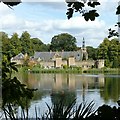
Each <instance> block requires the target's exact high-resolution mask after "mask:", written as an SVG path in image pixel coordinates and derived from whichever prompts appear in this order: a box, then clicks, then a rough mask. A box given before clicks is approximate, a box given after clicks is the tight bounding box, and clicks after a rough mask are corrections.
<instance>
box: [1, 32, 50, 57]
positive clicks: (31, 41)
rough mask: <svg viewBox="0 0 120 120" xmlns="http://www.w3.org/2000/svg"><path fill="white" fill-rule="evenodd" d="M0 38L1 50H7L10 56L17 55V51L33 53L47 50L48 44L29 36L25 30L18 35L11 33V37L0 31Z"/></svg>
mask: <svg viewBox="0 0 120 120" xmlns="http://www.w3.org/2000/svg"><path fill="white" fill-rule="evenodd" d="M0 36H1V37H0V40H1V41H2V51H3V52H6V51H9V52H10V53H11V55H12V56H15V55H18V54H19V53H21V52H22V53H23V54H25V53H28V54H29V55H33V53H34V51H48V50H49V44H48V45H46V44H44V43H43V42H42V41H41V40H40V39H38V38H30V34H29V33H28V32H27V31H25V32H23V33H22V35H21V36H20V37H18V34H17V33H13V35H12V37H11V38H9V37H8V35H7V34H6V33H5V32H0Z"/></svg>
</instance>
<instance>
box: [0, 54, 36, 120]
mask: <svg viewBox="0 0 120 120" xmlns="http://www.w3.org/2000/svg"><path fill="white" fill-rule="evenodd" d="M10 59H11V55H10V54H9V53H3V58H2V109H3V111H4V113H5V116H6V118H7V116H9V117H10V119H13V120H14V119H15V116H14V111H15V106H21V107H22V109H24V108H25V107H26V105H27V103H28V101H29V100H30V99H32V97H33V91H34V90H35V89H29V88H27V87H26V85H24V84H22V83H21V82H20V81H19V80H18V79H17V77H12V72H13V71H16V72H17V71H18V70H17V68H16V63H13V62H12V63H11V62H10ZM24 103H26V104H24Z"/></svg>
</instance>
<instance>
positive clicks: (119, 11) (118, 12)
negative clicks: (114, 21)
mask: <svg viewBox="0 0 120 120" xmlns="http://www.w3.org/2000/svg"><path fill="white" fill-rule="evenodd" d="M116 14H117V15H118V14H120V5H119V6H118V7H117V11H116Z"/></svg>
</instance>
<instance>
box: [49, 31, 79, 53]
mask: <svg viewBox="0 0 120 120" xmlns="http://www.w3.org/2000/svg"><path fill="white" fill-rule="evenodd" d="M76 49H77V46H76V38H75V37H73V36H72V35H70V34H68V33H62V34H59V35H56V36H54V37H53V38H52V41H51V45H50V50H53V51H62V50H64V51H74V50H76Z"/></svg>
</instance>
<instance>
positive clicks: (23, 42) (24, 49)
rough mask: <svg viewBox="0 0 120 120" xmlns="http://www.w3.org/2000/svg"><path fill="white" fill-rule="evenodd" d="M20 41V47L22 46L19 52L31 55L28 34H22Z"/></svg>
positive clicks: (31, 50)
mask: <svg viewBox="0 0 120 120" xmlns="http://www.w3.org/2000/svg"><path fill="white" fill-rule="evenodd" d="M20 41H21V46H22V50H21V52H22V53H23V54H25V53H27V54H29V55H32V54H33V52H34V51H33V49H32V46H31V45H32V43H31V40H30V34H29V33H28V32H27V31H25V32H23V33H22V35H21V37H20Z"/></svg>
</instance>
